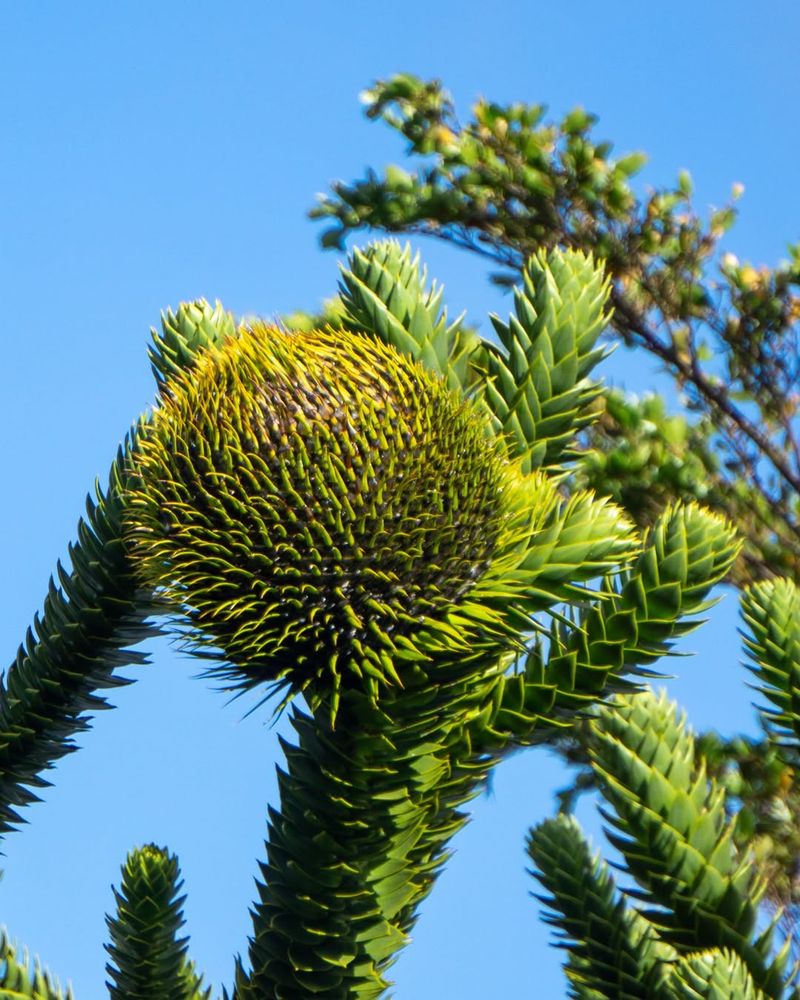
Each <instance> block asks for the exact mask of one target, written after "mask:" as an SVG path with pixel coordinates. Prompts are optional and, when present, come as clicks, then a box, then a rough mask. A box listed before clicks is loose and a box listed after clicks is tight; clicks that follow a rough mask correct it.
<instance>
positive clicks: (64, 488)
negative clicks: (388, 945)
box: [0, 0, 800, 1000]
mask: <svg viewBox="0 0 800 1000" xmlns="http://www.w3.org/2000/svg"><path fill="white" fill-rule="evenodd" d="M799 37H800V13H798V8H797V7H796V5H795V4H794V3H789V2H786V0H784V2H776V3H772V4H770V5H768V6H767V5H763V4H761V5H759V4H752V3H741V2H729V3H725V4H722V3H715V2H711V3H707V4H699V3H697V2H696V0H695V2H693V3H687V2H684V0H676V2H673V3H670V4H642V3H639V2H634V0H629V2H619V0H611V2H609V3H607V4H605V5H603V6H602V7H599V6H597V5H593V4H584V3H572V4H560V5H559V4H546V5H545V4H541V3H537V2H535V0H534V2H531V0H528V2H526V3H517V2H506V3H503V2H501V3H498V4H494V5H486V4H483V3H475V2H472V0H461V2H460V3H455V2H450V0H445V2H439V3H436V4H432V3H430V2H426V3H420V2H416V0H407V2H406V3H405V4H403V5H377V4H374V3H369V4H368V3H364V2H361V0H356V2H351V3H348V4H330V3H319V2H298V3H293V4H286V3H273V4H261V3H255V2H239V3H231V4H226V5H222V4H213V3H209V2H194V3H188V2H172V3H168V4H164V3H154V2H140V3H136V4H133V3H120V4H113V5H112V4H105V3H100V2H86V0H83V2H78V3H73V4H69V5H68V4H61V3H54V2H47V0H44V2H38V3H36V4H32V3H30V4H23V3H18V4H5V5H2V8H1V9H0V47H1V48H2V58H0V108H1V109H2V115H1V117H0V128H1V129H2V132H1V135H2V139H0V185H1V189H2V191H3V198H2V203H0V255H1V256H2V269H1V270H0V275H2V277H0V284H1V285H2V289H3V314H2V320H3V322H2V333H1V334H0V336H2V341H3V357H4V364H3V365H2V370H0V380H1V381H2V398H3V400H4V404H5V413H6V417H5V419H4V420H3V421H2V422H0V454H2V468H3V489H2V491H0V505H2V509H1V510H0V523H2V524H3V526H4V528H3V531H2V535H0V543H1V544H2V560H3V566H4V567H5V572H4V574H3V581H4V582H3V585H2V587H3V595H2V596H3V615H2V620H1V621H0V628H1V629H2V635H3V639H4V642H5V647H6V650H7V653H6V655H7V662H8V661H10V660H11V658H12V657H13V655H14V652H15V650H16V647H17V644H18V643H19V641H20V640H21V639H22V637H23V635H24V632H25V629H26V628H27V627H28V625H29V624H30V622H31V619H32V616H33V613H34V611H35V610H36V609H37V608H38V607H39V606H40V602H41V600H42V597H43V596H44V593H45V588H46V584H47V578H48V576H49V574H50V573H51V572H52V571H53V569H54V567H55V563H56V560H57V559H58V558H59V557H62V558H63V557H64V556H65V553H66V547H67V543H68V542H69V541H70V540H71V539H72V537H73V533H74V528H75V523H76V520H77V518H78V516H79V514H80V513H81V511H82V504H83V497H84V495H85V494H86V492H87V490H88V489H90V488H91V484H92V483H93V481H94V479H95V477H98V476H99V477H100V478H101V479H102V478H103V477H104V476H105V475H106V474H107V470H108V467H109V464H110V462H111V460H112V458H113V455H114V453H115V450H116V447H117V444H118V442H119V440H120V438H121V437H122V435H123V434H124V432H125V430H126V429H127V427H128V425H129V424H130V422H131V421H132V420H133V419H134V418H135V417H136V415H137V414H138V413H139V412H140V411H141V410H142V409H143V408H144V407H146V406H147V405H148V404H149V403H150V402H151V401H152V399H153V385H152V380H151V376H150V372H149V367H148V364H147V360H146V355H145V349H146V343H147V336H148V328H149V327H150V326H151V325H152V324H155V323H157V321H158V315H159V311H160V310H161V309H162V308H164V307H166V306H168V305H173V306H174V305H176V304H177V303H178V302H179V301H180V300H182V299H187V298H194V297H197V296H206V297H208V298H215V297H219V298H221V299H222V300H223V302H224V303H225V304H226V306H227V307H228V308H229V309H232V310H233V311H235V312H237V313H239V314H244V313H246V314H251V313H260V314H263V315H266V316H272V315H275V314H278V313H282V312H288V311H291V310H294V309H298V308H314V307H316V306H317V305H318V304H319V302H320V301H321V300H322V299H323V298H325V297H327V296H329V295H330V294H331V293H332V292H333V291H334V289H335V283H336V275H337V265H338V260H337V258H336V256H335V255H333V254H331V253H322V252H321V251H320V250H319V249H318V245H317V237H318V227H316V226H315V225H313V224H312V223H310V222H309V221H308V220H307V219H306V218H305V212H306V210H307V209H308V208H309V207H310V205H311V204H312V203H313V199H314V194H315V192H317V191H322V190H324V189H325V188H326V186H327V185H328V183H329V182H330V181H331V180H333V179H335V178H345V179H351V178H353V177H354V176H357V175H360V174H361V173H362V171H363V170H364V169H365V167H366V166H367V165H370V164H372V165H375V166H381V165H383V164H384V163H386V162H387V161H394V162H402V149H401V148H400V146H399V144H398V143H397V142H396V141H395V140H394V138H393V137H392V136H391V135H390V134H389V133H388V132H386V131H384V130H382V129H381V128H380V127H379V126H376V125H370V124H368V123H367V122H366V121H365V120H364V118H363V116H362V114H361V110H360V106H359V103H358V100H357V95H358V93H359V91H360V90H362V89H363V88H364V87H366V86H367V85H369V84H370V83H371V82H372V81H373V80H374V79H375V78H376V77H385V76H387V75H389V74H391V73H393V72H397V71H401V70H403V71H410V72H415V73H418V74H420V75H435V76H439V77H441V78H442V79H443V80H444V81H445V83H446V84H447V86H448V87H449V88H450V89H451V90H452V91H453V92H454V94H455V96H456V99H457V101H458V103H459V105H460V106H461V108H462V109H466V107H467V106H468V104H469V103H470V102H471V101H472V100H473V99H474V98H475V97H477V96H478V95H485V96H487V97H490V98H493V99H496V100H524V101H535V102H539V101H543V102H545V103H547V104H548V105H549V106H550V108H551V110H552V112H553V113H554V114H559V113H561V112H563V111H565V110H567V109H568V108H570V107H572V106H573V105H575V104H583V105H584V106H586V107H588V108H589V109H590V110H592V111H595V112H597V113H598V114H600V116H601V126H600V131H601V132H602V134H603V135H605V136H607V137H609V138H611V139H613V140H614V141H615V143H616V146H617V149H618V151H620V152H625V151H629V150H632V149H638V148H642V149H645V150H647V151H648V152H649V153H650V154H651V163H650V166H649V167H648V168H647V174H646V179H647V181H649V182H651V183H655V184H657V183H661V182H666V181H668V180H670V179H671V178H673V177H674V176H675V174H676V172H677V170H678V169H680V168H682V167H687V168H689V169H690V170H691V171H692V173H693V175H694V178H695V182H696V192H697V202H698V205H699V206H701V207H704V206H706V205H708V204H711V203H714V204H717V205H719V204H721V203H723V202H724V201H725V200H726V198H727V196H728V192H729V190H730V185H731V183H732V182H733V181H741V182H742V183H744V185H745V188H746V194H745V196H744V198H743V200H742V203H741V210H742V220H741V222H740V224H739V225H738V227H737V228H736V229H735V230H734V231H733V233H732V234H731V236H730V237H729V239H728V248H729V249H731V250H733V251H734V252H736V253H737V254H738V255H739V256H740V257H742V258H748V259H751V260H754V261H756V262H760V261H767V262H773V261H775V260H776V259H778V258H779V257H781V256H782V255H783V253H784V250H785V245H786V243H787V242H790V241H797V240H798V239H799V238H800V202H798V200H797V196H796V188H797V182H798V177H799V176H800V171H799V169H798V162H799V161H800V140H799V139H798V134H799V133H798V131H797V127H796V126H797V122H796V109H797V106H798V99H800V68H798V67H799V66H800V63H798V60H797V55H796V52H797V40H798V38H799ZM420 247H421V249H422V250H423V254H424V256H425V258H426V260H427V261H428V263H429V265H430V270H431V271H432V273H434V274H435V275H437V276H438V277H440V278H441V279H442V280H443V281H444V283H445V286H446V294H447V300H448V302H449V303H450V305H451V310H452V311H454V312H459V311H461V309H464V308H466V309H467V310H468V314H469V318H470V319H471V320H472V321H473V322H477V323H483V324H484V329H485V315H486V313H487V312H488V311H489V310H497V311H500V312H505V311H507V310H508V308H509V303H508V300H507V299H505V298H503V296H502V295H501V294H500V293H499V292H498V291H496V290H493V289H491V288H490V286H489V285H488V284H487V282H486V281H485V268H484V266H483V265H482V264H481V263H480V262H477V261H475V260H472V259H470V258H468V257H465V256H463V255H461V254H459V253H457V252H456V251H453V250H448V249H446V248H442V247H438V246H433V245H425V244H420ZM606 374H607V376H608V377H610V378H613V379H614V380H616V381H624V382H625V384H626V385H627V386H628V388H630V389H632V390H635V391H638V392H642V391H645V390H647V389H648V388H651V387H653V386H656V385H657V384H658V379H657V376H656V375H655V374H654V373H653V372H652V366H651V365H650V362H649V361H648V360H646V359H643V358H638V357H637V358H635V359H632V358H631V357H630V356H627V357H626V356H625V355H624V354H623V353H622V352H618V353H617V355H616V356H615V357H614V358H613V359H611V361H609V362H608V363H607V365H606ZM735 624H736V609H735V606H734V603H733V601H732V599H731V598H727V599H726V600H725V601H724V602H723V604H722V605H720V607H719V608H718V609H717V610H716V611H715V612H714V614H713V618H712V621H711V623H710V624H709V625H708V626H707V627H706V628H705V629H704V630H703V631H702V632H700V633H697V634H696V635H695V636H694V637H693V638H692V640H691V642H690V643H689V647H690V648H693V649H694V650H696V651H697V654H698V655H697V656H696V657H695V658H693V659H691V660H681V661H677V662H676V663H674V664H672V665H671V666H672V667H673V669H674V670H675V671H676V672H679V673H680V675H681V676H680V679H679V680H678V681H676V682H674V683H673V684H672V686H671V690H672V691H673V692H674V693H675V696H676V697H678V698H680V700H681V701H682V702H684V703H685V704H686V705H687V707H688V710H689V715H690V718H691V720H692V721H693V722H694V723H695V724H696V725H698V726H708V725H716V726H718V727H720V728H721V729H723V730H725V731H727V732H730V731H733V730H735V729H741V728H744V727H748V726H751V725H752V722H751V712H750V710H749V707H748V702H749V694H748V692H747V691H746V690H745V688H744V687H743V684H742V680H743V672H742V670H741V668H740V666H739V658H740V654H739V648H738V644H737V641H736V637H735V633H734V629H735ZM152 653H153V660H154V662H153V665H152V666H150V667H147V668H141V669H139V670H137V671H131V672H129V674H130V675H132V676H133V675H135V676H136V677H137V683H136V684H134V685H131V686H130V687H128V688H126V689H124V690H122V691H119V692H117V693H115V695H114V698H113V700H114V703H115V704H116V705H117V706H118V708H117V709H116V710H115V711H113V712H107V713H104V714H103V716H102V717H100V718H99V719H98V720H97V723H96V725H95V726H94V728H93V730H92V731H91V732H90V733H89V734H88V735H86V736H85V737H84V738H82V740H81V745H82V747H83V749H82V750H81V752H80V753H77V754H74V755H72V756H71V757H70V758H69V759H67V760H65V761H64V762H63V763H62V764H61V765H59V767H58V768H57V770H56V771H55V773H54V775H53V778H54V781H55V785H54V787H53V788H52V789H49V790H47V791H46V792H45V793H44V802H43V803H42V804H39V805H37V806H35V807H33V808H31V809H29V810H28V811H27V813H26V819H27V820H28V825H27V826H26V827H25V828H24V830H23V831H22V832H21V833H17V834H14V835H13V836H11V837H9V838H8V840H7V842H6V844H5V846H4V850H5V854H6V857H5V865H4V867H5V868H6V873H5V876H4V878H3V881H2V884H0V921H2V922H3V923H6V924H7V925H8V926H9V928H10V931H11V933H12V934H13V935H14V936H16V937H17V938H18V939H19V940H20V942H22V943H24V944H26V945H27V946H28V947H29V948H30V949H31V950H32V951H33V952H36V953H38V954H40V955H41V956H42V958H43V960H44V961H46V963H47V964H48V965H49V967H50V968H51V969H52V970H53V971H54V972H56V973H57V974H58V975H59V976H60V977H61V978H62V980H67V979H70V980H71V981H72V982H73V984H74V986H75V990H76V996H77V998H78V1000H99V998H101V997H102V996H104V995H105V988H104V986H103V983H104V979H105V974H104V971H103V966H104V963H105V957H104V954H103V951H102V942H103V941H104V940H105V928H104V922H103V914H104V912H105V911H106V910H108V909H110V907H111V891H110V885H111V883H112V882H116V881H117V879H118V872H119V865H120V864H121V863H122V861H123V860H124V857H125V854H126V852H127V851H128V849H129V848H130V847H132V846H133V845H135V844H137V843H142V842H145V841H150V840H154V841H156V842H157V843H161V844H167V845H168V846H169V847H170V848H171V849H172V850H174V851H176V852H177V853H178V854H179V856H180V859H181V864H182V868H183V871H184V876H185V879H186V890H187V892H188V901H187V904H186V912H187V917H188V928H187V929H188V932H189V933H190V934H191V936H192V949H191V950H192V954H193V956H194V957H195V959H196V960H197V962H198V964H199V966H200V967H201V968H202V969H203V970H205V971H206V973H207V975H208V977H209V978H210V980H211V981H212V982H214V983H216V984H219V983H221V982H229V981H230V979H231V972H232V967H233V962H232V959H233V956H234V954H235V953H237V952H244V951H245V950H246V935H247V932H248V924H249V920H248V916H247V906H248V904H249V903H250V901H251V899H252V896H253V883H252V880H253V876H254V874H255V870H256V859H257V858H258V857H259V856H260V855H261V853H262V842H263V837H264V833H265V808H266V803H267V801H268V800H271V801H273V802H274V801H275V796H274V790H275V783H274V766H275V763H276V762H277V761H278V759H279V754H278V748H277V733H278V732H279V731H285V730H286V726H285V724H283V723H281V724H280V725H279V726H278V727H276V728H270V727H269V726H267V725H265V724H264V723H265V720H264V717H263V716H258V715H254V716H250V717H249V718H246V719H242V713H243V709H242V706H241V704H240V703H237V704H233V705H227V706H226V704H225V701H224V698H223V697H222V696H221V695H219V694H218V693H216V692H214V691H213V690H209V689H208V686H207V685H206V684H205V683H204V682H202V681H200V680H197V679H195V677H194V674H195V673H196V667H194V666H193V665H192V664H191V663H189V662H187V661H186V660H185V659H181V658H180V657H178V656H177V655H176V654H175V653H174V652H173V651H172V650H171V649H170V647H169V645H168V644H167V643H166V642H165V641H163V640H162V641H159V642H158V643H154V644H153V646H152ZM564 780H565V779H564V774H563V772H561V770H560V769H559V768H558V767H557V766H556V765H555V763H554V762H553V761H552V760H551V759H550V758H549V757H548V756H547V755H546V754H545V753H542V752H528V753H525V754H523V755H520V756H518V757H516V758H514V759H512V760H510V761H508V762H506V763H504V765H503V766H502V767H500V768H499V769H498V771H497V773H496V779H495V782H494V787H493V793H492V794H491V795H487V796H484V797H482V798H481V799H479V800H478V801H477V802H476V803H475V804H474V810H473V811H474V821H473V823H472V824H470V826H469V827H468V828H467V829H466V830H465V831H463V832H462V833H461V834H460V835H459V836H458V837H457V838H456V840H455V842H454V845H453V846H454V848H455V852H456V853H455V856H454V858H453V860H452V862H451V863H450V865H449V866H448V870H447V871H446V873H445V874H444V876H443V877H442V879H441V883H440V885H439V886H438V887H437V890H436V891H435V892H434V894H433V896H432V898H431V899H430V900H429V901H428V902H427V903H426V905H425V907H424V909H423V913H422V917H421V919H420V922H419V925H418V928H417V930H416V932H415V935H414V943H413V944H412V946H411V947H410V948H409V949H408V950H407V952H406V953H405V954H404V955H403V957H402V958H401V959H400V961H399V962H398V964H397V966H396V969H395V979H396V983H397V986H396V990H395V995H396V996H397V997H398V998H399V1000H403V998H409V1000H410V998H414V1000H441V998H450V997H453V998H455V997H458V998H459V1000H471V998H478V997H481V998H486V997H503V998H512V1000H513V998H516V997H525V996H543V997H559V996H562V995H563V994H564V988H563V982H562V978H561V973H560V971H559V963H560V956H559V954H558V952H556V951H554V950H553V949H550V948H548V946H547V940H548V933H547V930H546V928H545V927H544V926H543V925H541V924H540V923H539V922H538V920H537V913H536V907H535V905H534V904H533V902H532V901H531V900H529V899H528V896H527V893H528V891H529V889H530V888H531V885H530V884H529V880H528V879H527V878H526V876H525V875H524V868H525V857H524V853H523V840H524V835H525V831H526V829H527V827H528V825H529V824H531V823H532V822H535V821H537V820H539V819H541V818H543V817H544V816H545V815H547V814H548V813H549V811H550V809H551V803H552V791H553V789H554V788H556V787H558V786H559V785H561V784H563V782H564ZM581 816H582V818H584V819H585V820H586V821H587V824H588V825H589V826H590V828H591V829H592V830H594V831H598V830H599V827H598V823H597V820H596V817H595V815H594V811H593V806H592V805H591V803H589V802H587V803H585V804H584V806H583V807H582V809H581Z"/></svg>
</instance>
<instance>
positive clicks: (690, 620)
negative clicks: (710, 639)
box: [491, 505, 739, 743]
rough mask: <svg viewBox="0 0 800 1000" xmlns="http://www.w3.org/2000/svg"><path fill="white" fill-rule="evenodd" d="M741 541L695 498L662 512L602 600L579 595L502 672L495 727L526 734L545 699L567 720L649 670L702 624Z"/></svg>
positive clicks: (558, 719)
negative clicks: (582, 600)
mask: <svg viewBox="0 0 800 1000" xmlns="http://www.w3.org/2000/svg"><path fill="white" fill-rule="evenodd" d="M738 550H739V542H738V540H737V538H736V534H735V531H734V530H733V528H732V527H731V525H729V524H728V523H727V522H725V521H724V520H723V519H722V518H720V517H718V516H717V515H715V514H711V513H710V512H709V511H706V510H703V509H702V508H700V507H697V506H695V505H689V506H686V507H684V506H681V505H677V506H675V507H672V508H670V509H668V510H667V511H665V512H664V514H663V515H662V516H661V517H660V518H659V520H658V521H657V522H656V524H655V526H654V527H653V529H652V531H651V532H650V533H649V535H648V538H647V541H646V543H645V545H644V547H643V548H642V551H641V552H640V553H639V555H638V557H637V559H636V561H635V563H634V564H633V565H632V566H631V567H630V569H628V570H624V571H623V572H621V573H619V574H618V575H617V576H616V578H609V579H608V580H607V581H606V587H605V590H604V593H603V597H602V599H600V600H595V601H593V602H591V603H586V604H583V605H582V606H581V607H580V608H579V609H578V613H577V617H576V618H575V620H573V621H569V620H566V619H554V620H553V622H552V625H551V628H550V631H549V633H548V642H547V644H546V645H545V644H544V643H543V642H542V641H540V640H539V641H536V642H534V643H533V644H532V646H531V648H530V649H529V650H528V652H527V655H526V657H525V660H524V663H523V669H522V670H521V671H520V672H518V673H515V674H511V675H507V676H505V677H504V678H503V682H502V686H503V691H502V695H501V697H500V699H499V702H498V712H497V715H496V716H495V717H494V718H493V719H492V724H491V725H492V730H493V731H494V732H495V733H496V734H497V735H498V736H501V734H507V738H510V739H511V740H512V742H523V743H524V742H526V741H527V739H528V735H527V734H528V733H530V732H533V731H534V729H533V727H532V726H531V723H532V722H535V720H536V719H537V717H538V716H539V715H540V714H541V713H542V712H543V711H544V710H545V706H546V709H547V712H548V714H549V716H550V718H551V720H552V722H553V723H554V724H559V723H561V724H562V725H564V726H567V727H570V726H572V725H574V720H575V713H576V712H581V711H582V710H586V709H588V708H590V707H591V705H592V704H593V703H594V702H595V701H596V700H597V698H598V696H600V695H602V694H603V693H605V694H609V693H611V692H612V691H621V690H630V688H631V687H632V683H631V681H630V680H629V679H628V678H630V677H631V676H634V677H635V676H636V675H637V674H638V675H644V676H653V674H652V670H651V669H650V668H652V665H653V664H654V663H655V662H656V661H657V660H658V659H659V658H660V657H662V656H665V655H667V654H669V652H670V650H671V648H672V640H673V639H675V638H678V637H679V636H682V635H685V634H686V633H687V632H689V631H691V630H692V629H694V628H696V627H697V626H698V625H699V624H700V623H701V620H700V619H698V618H697V616H698V615H699V614H702V613H703V611H705V610H707V609H708V608H709V607H710V604H711V603H713V601H712V602H709V601H708V600H707V598H708V592H709V590H710V589H711V587H712V586H714V584H716V583H718V582H719V581H720V580H722V579H724V578H725V576H726V574H727V573H728V571H729V570H730V567H731V565H732V564H733V562H734V560H735V558H736V555H737V553H738Z"/></svg>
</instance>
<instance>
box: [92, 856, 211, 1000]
mask: <svg viewBox="0 0 800 1000" xmlns="http://www.w3.org/2000/svg"><path fill="white" fill-rule="evenodd" d="M182 885H183V883H182V882H181V878H180V869H179V868H178V860H177V858H176V857H175V856H174V855H172V854H170V853H169V852H168V851H166V850H164V849H163V848H160V847H156V845H155V844H147V845H145V846H144V847H140V848H137V849H136V850H134V851H131V853H130V854H129V855H128V858H127V860H126V862H125V864H124V865H123V866H122V883H121V885H120V888H119V889H115V890H114V897H115V899H116V903H117V910H116V914H115V915H114V916H111V917H106V923H107V924H108V930H109V934H110V938H111V941H110V943H109V944H107V945H106V951H107V952H108V954H109V956H110V958H111V963H110V964H109V965H107V966H106V971H107V972H108V974H109V976H110V977H111V978H110V982H109V983H108V988H109V995H110V997H111V1000H154V998H156V997H159V998H161V997H163V998H165V1000H166V998H167V997H169V1000H209V998H210V996H211V990H210V988H209V989H204V988H203V986H202V981H201V977H200V976H198V975H197V973H196V972H195V970H194V966H193V965H192V963H191V962H190V961H189V960H188V959H187V957H186V952H187V950H188V942H189V939H188V938H179V937H178V933H179V931H180V929H181V927H182V926H183V924H184V917H183V901H184V898H185V897H183V896H180V895H179V893H180V891H181V887H182Z"/></svg>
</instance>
